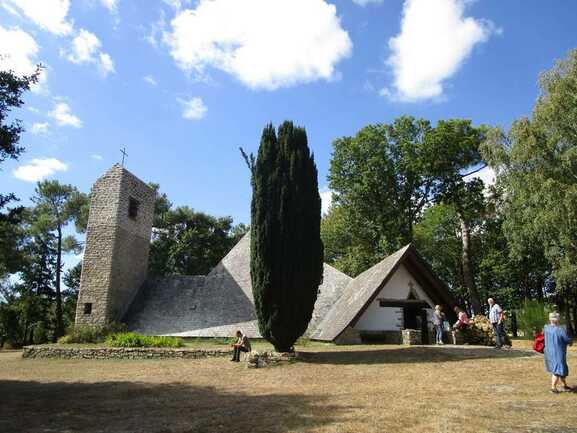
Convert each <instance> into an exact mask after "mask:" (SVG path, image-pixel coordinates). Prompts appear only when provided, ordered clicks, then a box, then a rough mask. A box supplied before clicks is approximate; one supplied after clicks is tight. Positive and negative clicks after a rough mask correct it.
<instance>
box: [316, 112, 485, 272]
mask: <svg viewBox="0 0 577 433" xmlns="http://www.w3.org/2000/svg"><path fill="white" fill-rule="evenodd" d="M482 139H483V130H482V129H479V128H474V127H473V126H471V122H470V121H467V120H458V119H456V120H448V121H439V123H438V124H437V126H436V127H435V128H433V127H432V126H431V124H430V122H428V121H427V120H424V119H415V118H413V117H407V116H403V117H400V118H398V119H396V120H395V121H394V122H393V123H391V124H377V125H369V126H366V127H364V128H362V129H361V130H360V131H359V132H358V133H357V134H356V135H355V136H353V137H342V138H338V139H336V140H335V141H334V142H333V149H334V151H333V156H332V159H331V165H330V172H329V181H330V187H331V189H332V190H333V191H335V207H340V208H341V209H340V210H339V211H338V217H337V220H338V221H336V222H335V223H334V224H332V225H338V226H339V227H342V228H338V229H337V230H336V231H339V232H344V233H343V234H342V235H341V236H340V237H339V236H334V235H331V236H326V235H328V234H329V233H330V232H331V230H325V229H323V232H324V233H325V236H326V237H325V236H324V237H325V238H326V239H327V241H330V240H334V241H336V245H337V247H336V250H337V258H336V259H335V262H333V263H335V264H336V265H337V266H339V262H340V264H342V265H343V266H342V268H346V269H347V271H348V273H349V274H351V275H353V276H354V275H357V274H358V273H360V272H362V271H364V270H365V269H366V268H367V264H368V265H372V264H375V263H376V262H378V261H379V260H381V259H383V258H384V257H386V256H387V255H389V254H391V253H392V252H394V251H396V250H397V249H399V248H400V247H402V246H403V245H406V244H407V243H409V242H411V241H413V239H414V233H413V229H414V226H415V224H417V223H418V222H419V221H420V218H421V216H422V214H423V211H424V209H426V207H428V206H429V205H430V204H431V203H433V202H439V201H442V200H443V199H444V200H448V198H449V197H451V198H452V199H453V201H454V202H457V201H459V202H460V200H457V196H458V195H459V194H458V192H459V191H461V190H463V189H465V188H466V187H465V186H464V185H465V184H464V182H463V180H462V177H463V176H462V170H463V169H466V168H468V167H471V166H475V165H476V164H477V163H479V161H480V155H479V150H478V147H479V143H480V142H481V140H482ZM331 213H333V212H331ZM328 218H329V219H332V218H334V215H330V214H329V216H328ZM332 231H333V232H334V231H335V230H332ZM345 233H346V234H345ZM327 248H328V249H329V251H331V252H333V251H334V249H335V248H333V246H332V244H331V243H330V242H327ZM367 262H368V263H367Z"/></svg>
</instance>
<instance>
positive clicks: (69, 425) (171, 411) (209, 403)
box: [0, 381, 344, 433]
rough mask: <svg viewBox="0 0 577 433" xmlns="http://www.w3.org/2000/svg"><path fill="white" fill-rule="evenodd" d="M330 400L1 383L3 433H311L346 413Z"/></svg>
mask: <svg viewBox="0 0 577 433" xmlns="http://www.w3.org/2000/svg"><path fill="white" fill-rule="evenodd" d="M327 398H328V397H325V396H319V395H299V394H286V395H283V394H268V395H249V394H244V393H235V394H232V393H227V392H223V391H220V390H217V389H215V388H212V387H198V386H191V385H187V384H181V383H171V384H162V383H139V382H100V383H64V382H54V383H40V382H25V381H0V432H11V433H17V432H26V433H37V432H38V433H39V432H74V433H85V432H89V433H96V432H110V433H149V432H150V433H153V432H154V433H161V432H162V433H165V432H166V433H168V432H171V433H177V432H178V433H184V432H207V433H208V432H227V433H241V432H242V433H245V432H255V433H256V432H267V433H283V432H286V431H289V430H290V431H303V432H305V431H309V430H313V429H318V428H319V427H321V426H322V425H326V424H330V423H332V422H334V421H335V416H337V414H338V412H339V411H342V410H343V409H344V408H343V407H342V406H340V407H335V406H330V405H328V404H327Z"/></svg>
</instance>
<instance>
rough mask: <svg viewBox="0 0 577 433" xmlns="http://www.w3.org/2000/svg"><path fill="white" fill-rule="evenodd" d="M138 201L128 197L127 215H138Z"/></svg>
mask: <svg viewBox="0 0 577 433" xmlns="http://www.w3.org/2000/svg"><path fill="white" fill-rule="evenodd" d="M139 206H140V203H139V202H138V200H136V199H135V198H132V197H130V200H128V216H129V217H130V218H132V219H136V217H137V216H138V207H139Z"/></svg>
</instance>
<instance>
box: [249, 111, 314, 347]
mask: <svg viewBox="0 0 577 433" xmlns="http://www.w3.org/2000/svg"><path fill="white" fill-rule="evenodd" d="M247 161H248V160H247ZM251 166H252V188H253V195H252V203H251V263H250V269H251V279H252V290H253V295H254V302H255V309H256V315H257V318H258V324H259V329H260V333H261V335H262V336H263V337H264V338H265V339H266V340H268V341H269V342H271V343H272V344H273V345H274V347H275V349H276V350H277V351H279V352H287V351H290V350H292V346H293V344H294V343H295V341H296V340H297V339H298V338H299V337H300V336H301V335H303V334H304V332H305V331H306V329H307V326H308V323H309V321H310V319H311V317H312V312H313V308H314V304H315V301H316V299H317V293H318V287H319V284H320V283H321V279H322V273H323V244H322V241H321V237H320V221H321V199H320V196H319V192H318V180H317V169H316V165H315V162H314V156H313V155H311V154H310V151H309V147H308V142H307V135H306V132H305V130H304V128H300V127H295V126H294V125H293V124H292V122H284V123H283V124H282V125H281V126H280V127H279V128H278V134H276V133H275V129H274V127H273V125H272V124H269V125H267V126H266V127H265V128H264V131H263V133H262V138H261V142H260V147H259V150H258V155H257V158H256V161H254V159H253V161H252V164H251Z"/></svg>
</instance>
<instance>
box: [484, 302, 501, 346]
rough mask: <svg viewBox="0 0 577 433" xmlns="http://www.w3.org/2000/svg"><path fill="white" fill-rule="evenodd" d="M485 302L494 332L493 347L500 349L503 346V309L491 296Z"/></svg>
mask: <svg viewBox="0 0 577 433" xmlns="http://www.w3.org/2000/svg"><path fill="white" fill-rule="evenodd" d="M487 303H488V304H489V307H490V310H489V321H490V322H491V325H493V331H494V332H495V348H496V349H500V348H501V347H502V346H503V309H502V308H501V306H500V305H499V304H497V303H496V302H495V300H494V299H493V298H489V299H487Z"/></svg>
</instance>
